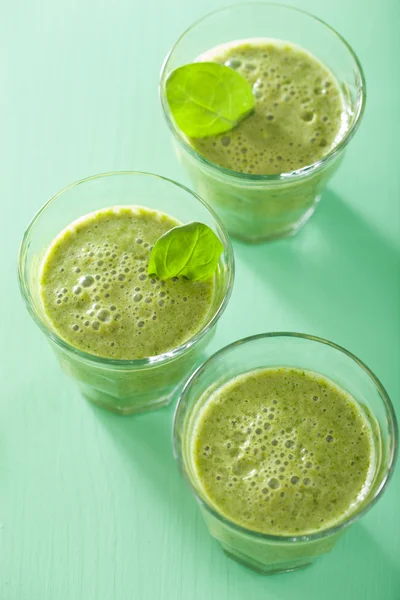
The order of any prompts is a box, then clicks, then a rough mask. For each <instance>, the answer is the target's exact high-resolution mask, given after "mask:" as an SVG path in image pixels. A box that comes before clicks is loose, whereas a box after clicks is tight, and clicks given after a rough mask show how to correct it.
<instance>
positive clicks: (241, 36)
mask: <svg viewBox="0 0 400 600" xmlns="http://www.w3.org/2000/svg"><path fill="white" fill-rule="evenodd" d="M257 38H258V39H259V38H263V39H264V40H265V38H269V39H278V40H284V41H287V42H291V43H294V44H297V45H299V46H301V47H303V48H305V49H306V50H308V51H309V52H311V53H312V54H313V55H314V56H316V57H317V58H318V59H320V60H321V61H322V62H323V63H324V64H325V65H326V66H327V67H328V68H329V69H330V71H331V72H332V73H333V75H334V76H335V77H336V79H337V81H338V84H339V86H340V88H341V91H342V94H343V101H344V106H345V111H346V113H347V125H346V127H345V128H344V131H342V132H341V134H340V136H339V139H338V140H337V143H336V145H335V147H334V148H333V149H332V150H330V152H328V154H326V156H324V157H323V158H321V159H320V160H317V161H316V162H314V163H313V164H310V165H304V167H303V168H300V169H297V170H295V171H292V172H288V173H281V174H278V175H254V174H246V173H240V172H236V171H232V170H230V169H226V168H224V167H221V166H220V165H218V164H215V163H213V162H211V161H209V160H208V159H206V158H205V157H204V156H202V155H201V154H199V153H198V152H197V151H196V150H195V149H194V148H193V146H192V145H191V144H190V142H189V140H188V138H187V137H186V136H185V135H184V134H183V133H182V132H181V131H180V130H179V128H178V127H177V125H176V124H175V122H174V119H173V117H172V114H171V111H170V109H169V106H168V102H167V99H166V94H165V85H166V81H167V79H168V77H169V75H170V73H171V72H172V71H173V70H174V69H176V68H178V67H180V66H182V65H184V64H187V63H192V62H194V61H195V60H196V59H197V58H198V57H199V56H200V55H201V54H203V53H204V52H206V51H208V50H210V49H212V48H214V47H216V46H220V45H222V44H225V43H228V42H233V41H238V40H242V41H244V40H246V41H249V40H252V39H253V40H254V39H257ZM160 98H161V104H162V107H163V111H164V115H165V118H166V121H167V124H168V126H169V128H170V130H171V131H172V133H173V138H174V141H175V148H176V151H177V154H178V158H179V160H180V162H181V163H182V165H183V166H184V168H185V169H186V170H187V172H188V174H189V176H190V178H191V180H192V182H193V184H194V186H195V189H196V190H197V191H198V193H199V194H200V195H201V196H202V197H203V198H204V199H205V200H206V201H207V202H208V203H209V204H210V206H212V207H213V208H214V209H215V211H216V212H217V213H218V214H219V216H220V217H221V219H222V221H223V222H224V224H225V225H226V227H227V229H228V231H229V233H230V234H231V235H232V236H234V237H236V238H239V239H242V240H244V241H246V242H251V243H257V242H262V241H266V240H271V239H275V238H281V237H286V236H291V235H294V234H295V233H296V232H297V231H298V230H299V229H300V228H301V227H302V226H303V225H304V224H305V223H306V222H307V221H308V219H309V218H310V217H311V215H312V214H313V213H314V211H315V209H316V206H317V204H318V202H319V200H320V199H321V194H322V191H323V189H324V187H325V186H326V184H327V182H328V181H329V179H330V178H331V177H332V175H333V174H334V172H335V171H336V169H337V168H338V166H339V164H340V162H341V160H342V158H343V154H344V150H345V148H346V147H347V145H348V143H349V142H350V140H351V139H352V137H353V135H354V134H355V132H356V130H357V128H358V126H359V124H360V120H361V117H362V114H363V112H364V106H365V80H364V74H363V71H362V68H361V65H360V63H359V61H358V59H357V56H356V55H355V53H354V51H353V50H352V48H351V47H350V45H349V44H348V43H347V42H346V41H345V40H344V39H343V38H342V37H341V35H340V34H339V33H337V32H336V31H335V30H334V29H333V28H332V27H330V26H329V25H327V24H326V23H324V22H323V21H321V20H320V19H318V18H317V17H314V16H313V15H311V14H309V13H306V12H304V11H302V10H299V9H297V8H293V7H290V6H285V5H283V4H273V3H248V4H238V5H236V6H231V7H228V8H223V9H220V10H217V11H215V12H213V13H211V14H209V15H207V16H205V17H203V18H202V19H200V20H199V21H197V22H196V23H194V25H192V26H191V27H190V28H189V29H187V30H186V31H185V32H184V33H183V34H182V35H181V37H180V38H179V39H178V41H177V42H176V43H175V45H174V46H173V48H172V50H171V51H170V52H169V54H168V56H167V58H166V59H165V62H164V65H163V68H162V72H161V79H160Z"/></svg>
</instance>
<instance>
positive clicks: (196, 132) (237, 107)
mask: <svg viewBox="0 0 400 600" xmlns="http://www.w3.org/2000/svg"><path fill="white" fill-rule="evenodd" d="M165 92H166V97H167V102H168V105H169V108H170V110H171V113H172V116H173V118H174V120H175V122H176V124H177V126H178V127H179V129H180V130H181V131H183V133H184V134H185V135H187V136H189V137H198V138H200V137H208V136H212V135H217V134H218V133H224V132H225V131H229V130H230V129H233V128H234V127H236V125H238V123H239V122H240V121H241V120H242V119H244V118H245V117H247V115H249V114H250V113H251V111H252V110H253V109H254V97H253V92H252V89H251V85H250V84H249V82H248V81H247V80H246V79H245V78H244V77H243V76H242V75H240V73H238V72H237V71H235V70H234V69H231V68H230V67H226V66H225V65H220V64H218V63H213V62H197V63H192V64H189V65H184V66H183V67H179V68H178V69H175V70H174V71H172V73H171V74H170V76H169V77H168V79H167V81H166V84H165Z"/></svg>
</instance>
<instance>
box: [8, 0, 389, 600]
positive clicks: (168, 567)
mask: <svg viewBox="0 0 400 600" xmlns="http://www.w3.org/2000/svg"><path fill="white" fill-rule="evenodd" d="M223 4H224V2H223V0H217V2H215V0H203V2H201V3H200V2H199V3H198V5H196V4H195V3H194V2H190V1H189V2H188V1H185V0H170V2H164V1H163V0H152V1H150V2H143V3H141V4H139V3H135V2H134V1H133V0H116V1H115V2H110V1H109V0H97V1H96V2H95V1H94V0H92V1H91V0H69V1H66V0H58V1H56V2H52V1H51V0H36V1H33V0H31V1H28V2H27V1H26V0H14V1H13V2H11V1H9V2H7V3H4V4H3V6H2V16H1V19H0V39H1V48H2V52H1V59H0V60H1V63H2V68H1V81H2V86H1V89H2V93H1V105H2V106H1V111H0V115H1V121H2V123H1V141H2V160H1V167H2V169H1V171H2V173H1V206H2V217H3V218H2V235H1V236H0V244H1V256H2V260H1V266H0V269H1V312H0V315H1V325H0V331H1V337H0V343H1V347H0V349H1V363H0V369H1V371H0V375H1V381H2V388H1V394H0V411H1V413H0V599H1V600H125V599H134V600H213V599H217V600H228V599H229V600H241V599H245V600H253V599H257V600H258V599H259V598H262V599H265V600H289V599H290V600H294V599H296V600H297V599H299V600H303V599H304V600H333V599H336V598H340V599H341V600H347V599H349V600H358V599H363V600H398V599H399V598H400V504H399V495H400V468H399V469H398V470H397V472H396V473H395V475H394V477H393V480H392V482H391V484H390V486H389V488H388V490H387V492H386V493H385V494H384V496H383V498H382V499H381V500H380V501H379V503H378V504H377V506H376V507H375V508H374V509H373V510H371V512H370V513H369V514H368V515H367V516H366V517H365V518H364V519H363V520H362V522H359V523H358V524H356V525H355V526H354V527H352V528H351V529H350V530H349V532H348V533H347V534H346V535H345V536H344V537H343V539H342V540H341V541H340V542H339V543H338V545H337V546H336V548H335V549H334V550H333V552H332V553H331V554H330V555H327V556H326V557H323V558H322V559H321V560H320V561H319V562H318V563H317V564H316V565H315V566H313V567H312V568H310V569H308V570H305V571H303V572H298V573H294V574H288V575H278V576H273V577H269V578H268V577H267V578H266V577H262V576H259V575H257V574H255V573H253V572H251V571H249V570H246V569H245V568H244V567H242V566H240V565H238V564H236V563H234V562H232V561H230V560H228V559H227V558H226V557H225V556H224V555H223V554H222V552H221V551H220V549H219V547H218V545H217V544H216V543H215V542H214V541H213V540H212V539H211V537H210V536H209V535H208V533H207V530H206V528H205V526H204V524H203V521H202V519H201V516H200V514H199V512H198V510H197V506H196V504H195V501H194V500H193V498H192V497H191V496H190V494H189V492H188V490H187V488H186V486H185V485H184V483H183V482H182V481H181V479H180V477H179V475H178V473H177V470H176V467H175V464H174V460H173V457H172V451H171V441H170V437H171V436H170V429H171V419H172V413H173V407H170V408H169V409H166V410H161V411H159V412H157V413H154V414H147V415H144V416H138V417H133V418H119V417H116V416H113V415H111V414H108V413H106V412H103V411H101V410H98V409H95V408H93V407H92V406H89V405H88V404H87V403H86V402H85V401H84V400H83V399H82V398H81V397H80V396H79V394H78V392H77V390H76V389H75V387H74V385H73V383H72V382H70V381H69V380H67V379H66V378H65V376H64V375H63V374H62V373H61V371H60V369H59V367H58V364H57V363H56V360H55V357H54V356H53V354H52V352H51V350H50V347H49V346H48V344H47V342H46V340H45V339H44V336H43V335H42V334H41V333H40V332H39V330H38V329H37V328H36V327H35V325H34V324H33V322H32V321H31V320H30V318H29V317H28V314H27V313H26V311H25V308H24V307H23V304H22V301H21V300H20V298H19V292H18V288H17V283H16V253H17V247H18V244H19V241H20V238H21V235H22V232H23V229H24V227H25V226H26V224H27V222H28V220H29V219H30V218H31V217H32V216H33V214H34V213H35V212H36V211H37V210H38V208H39V207H40V206H41V205H42V203H43V202H44V201H45V200H47V199H48V198H49V197H50V196H51V195H52V194H53V193H55V192H56V191H58V190H59V189H61V188H62V187H64V186H65V185H66V184H68V183H70V182H72V181H74V180H77V179H80V178H82V177H84V176H87V175H91V174H94V173H100V172H104V171H110V170H114V169H115V170H122V169H137V170H148V171H155V172H158V173H161V174H164V175H167V176H169V177H172V178H174V179H177V180H179V181H186V179H185V176H184V174H183V172H182V171H181V169H180V167H179V165H178V163H177V161H176V158H175V156H174V154H173V152H172V149H171V145H170V140H169V134H168V131H167V128H166V125H165V124H164V122H163V118H162V114H161V110H160V107H159V103H158V96H157V82H158V74H159V70H160V65H161V63H162V61H163V58H164V56H165V54H166V52H167V50H168V49H169V47H170V45H171V44H172V43H173V42H174V41H175V39H176V38H177V37H178V35H179V34H180V33H181V32H182V31H183V30H184V29H185V28H186V27H187V26H188V25H190V24H191V23H192V22H193V21H194V20H195V19H196V18H198V17H199V16H201V15H202V14H205V13H206V12H209V11H210V10H212V9H213V8H216V7H217V6H219V5H221V6H222V5H223ZM295 4H296V5H297V6H301V7H303V8H305V9H308V10H310V11H311V12H315V13H316V14H318V15H319V16H320V17H322V18H323V19H325V20H326V21H328V22H329V23H330V24H332V25H333V26H334V27H335V28H337V29H338V30H339V31H340V32H341V33H342V34H343V35H344V36H345V37H346V38H347V39H348V40H349V42H350V43H351V44H352V45H353V46H354V48H355V49H356V51H357V53H358V55H359V57H360V60H361V62H362V64H363V65H364V67H365V72H366V77H367V82H368V101H367V111H366V115H365V118H364V121H363V123H362V126H361V129H360V131H359V132H358V134H357V135H356V137H355V139H354V140H353V142H352V143H351V144H350V147H349V150H348V152H347V156H346V160H345V162H344V164H343V165H342V167H341V169H340V171H339V172H338V174H337V175H336V177H335V179H334V180H333V181H332V183H331V185H330V187H329V189H328V190H327V191H326V193H325V195H324V199H323V202H322V203H321V205H320V207H319V208H318V211H317V213H316V214H315V216H314V217H313V218H312V220H311V221H310V223H309V224H308V225H307V226H306V228H305V229H304V230H303V231H302V232H301V233H300V234H299V235H298V236H297V237H295V238H294V239H290V240H286V241H282V242H277V243H273V244H270V245H263V246H259V247H255V248H251V247H247V246H245V245H243V244H240V243H235V253H236V261H237V279H236V286H235V290H234V293H233V297H232V301H231V303H230V305H229V307H228V310H227V311H226V313H225V314H224V316H223V318H222V320H221V322H220V326H219V329H218V331H217V335H216V337H215V339H214V342H213V344H212V347H211V350H216V349H218V348H220V347H221V346H223V345H225V344H227V343H229V342H231V341H233V340H235V339H237V338H240V337H243V336H247V335H250V334H255V333H258V332H260V331H268V330H294V331H302V332H308V333H313V334H316V335H320V336H323V337H327V338H329V339H332V340H334V341H336V342H337V343H339V344H341V345H343V346H345V347H346V348H348V349H349V350H351V351H352V352H354V353H355V354H357V355H358V356H360V358H361V359H363V360H364V361H365V362H366V363H367V364H368V365H369V366H370V367H371V368H372V370H374V371H375V373H376V374H377V375H378V377H379V378H381V380H382V382H383V383H384V385H385V386H386V387H387V390H388V392H389V394H390V396H391V397H392V400H393V403H394V405H395V406H396V407H397V410H398V411H399V412H400V373H399V371H400V320H399V317H400V310H399V309H400V271H399V251H400V207H399V187H400V186H399V182H400V177H399V159H398V156H399V150H398V144H399V140H400V119H399V102H400V80H399V77H398V72H399V71H398V58H399V44H398V27H399V21H400V4H399V2H398V0H370V1H369V2H366V1H365V0H351V1H349V0H336V2H320V1H319V0H303V1H302V2H300V1H296V2H295ZM250 301H251V308H250Z"/></svg>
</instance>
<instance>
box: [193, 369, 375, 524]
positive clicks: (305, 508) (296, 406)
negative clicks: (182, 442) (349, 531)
mask: <svg viewBox="0 0 400 600" xmlns="http://www.w3.org/2000/svg"><path fill="white" fill-rule="evenodd" d="M193 460H194V462H195V464H196V472H197V476H198V478H199V481H200V482H201V485H202V487H203V489H204V493H205V494H206V495H207V497H208V498H209V500H210V502H211V503H212V504H213V505H214V506H215V507H216V508H217V510H219V511H220V512H221V513H222V514H224V515H226V517H227V518H229V519H231V520H232V521H235V522H236V523H237V524H239V525H241V526H242V527H246V528H248V529H252V530H254V531H259V532H261V533H269V534H274V535H290V536H296V535H305V534H310V533H313V532H316V531H319V530H321V529H325V528H326V527H332V526H334V525H336V524H338V523H340V522H341V521H343V520H344V519H345V518H346V517H348V516H349V515H351V513H352V512H354V511H355V510H356V509H357V508H358V507H359V506H360V504H361V503H362V502H363V500H364V498H365V497H366V495H367V493H368V490H369V487H370V485H371V481H372V478H373V473H374V469H375V462H376V461H375V446H374V441H373V432H372V430H371V426H370V424H369V422H368V420H367V419H366V417H365V416H364V414H363V412H362V411H361V410H360V408H359V407H358V405H357V403H356V402H355V400H354V399H353V398H352V397H351V396H350V395H349V394H348V393H346V392H345V391H344V390H342V389H340V388H339V387H338V386H337V385H335V384H334V383H333V382H332V381H329V380H328V379H326V378H325V377H322V376H321V375H318V374H316V373H312V372H310V371H304V370H300V369H290V368H287V367H286V368H278V369H263V370H257V371H252V372H250V373H246V374H245V375H242V376H240V377H237V378H235V379H233V380H232V381H230V382H229V383H227V384H225V385H224V386H223V387H221V388H220V389H219V390H217V391H216V392H215V393H214V394H213V395H212V396H211V397H210V398H209V400H208V402H207V404H206V405H205V406H204V409H203V410H202V413H201V415H200V416H199V418H198V422H197V427H196V430H195V433H194V438H193Z"/></svg>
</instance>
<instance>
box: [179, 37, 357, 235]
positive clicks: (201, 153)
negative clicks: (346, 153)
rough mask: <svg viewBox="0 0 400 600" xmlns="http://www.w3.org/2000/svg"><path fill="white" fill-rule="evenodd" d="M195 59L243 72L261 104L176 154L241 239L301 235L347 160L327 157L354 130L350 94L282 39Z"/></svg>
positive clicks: (236, 45) (239, 44)
mask: <svg viewBox="0 0 400 600" xmlns="http://www.w3.org/2000/svg"><path fill="white" fill-rule="evenodd" d="M193 60H199V61H214V62H218V63H222V64H225V65H228V66H230V67H231V68H234V69H236V70H237V71H238V72H239V73H241V74H242V75H243V76H244V77H245V78H246V79H247V80H248V81H249V82H250V84H251V86H252V89H253V95H254V99H255V110H254V112H253V113H252V114H251V115H249V116H248V117H246V118H245V119H244V120H243V121H241V122H240V123H239V124H238V126H237V127H235V128H234V129H232V130H231V131H229V132H227V133H224V134H221V135H216V136H212V137H207V138H201V139H194V138H187V137H184V136H183V138H184V142H185V143H184V144H182V143H180V144H178V146H177V149H178V153H179V156H180V159H181V162H182V163H183V165H184V167H185V168H186V169H187V171H188V173H189V175H190V177H191V179H192V180H193V183H194V185H195V188H196V190H197V191H198V193H199V195H200V196H202V197H203V198H205V199H206V200H207V201H208V203H209V204H210V205H211V206H212V207H213V208H214V210H215V211H216V212H217V213H218V215H219V216H220V218H221V219H222V221H223V222H224V224H225V225H226V227H227V229H228V231H229V232H230V233H231V235H233V236H235V237H237V238H239V239H243V240H245V241H248V242H254V243H257V242H261V241H264V240H269V239H274V238H281V237H285V236H289V235H293V234H295V233H296V232H297V231H298V230H299V229H300V228H301V227H302V226H303V225H304V223H306V221H307V220H308V219H309V218H310V216H311V215H312V214H313V212H314V210H315V208H316V205H317V203H318V202H319V200H320V198H321V193H322V190H323V189H324V188H325V186H326V184H327V182H328V181H329V179H330V178H331V177H332V175H333V173H334V172H335V171H336V169H337V167H338V166H339V164H340V160H341V158H342V156H343V153H342V151H340V152H339V151H338V152H337V154H331V155H330V157H329V159H328V157H327V156H326V155H327V154H328V153H331V151H332V150H333V149H335V148H336V147H337V146H338V144H339V143H340V141H341V140H342V139H343V138H344V137H345V136H346V135H347V133H348V130H349V128H350V127H351V124H352V119H353V116H352V115H353V113H352V109H351V108H350V106H351V99H350V97H349V93H348V91H347V89H346V88H344V87H343V88H342V86H341V85H340V84H339V82H338V80H337V79H336V78H335V76H334V75H333V73H332V72H331V71H330V70H329V69H328V67H326V66H325V65H324V64H322V63H321V62H320V61H319V60H318V59H317V58H316V57H315V56H313V55H312V54H310V53H309V52H307V51H306V50H305V49H303V48H300V47H299V46H296V45H294V44H291V43H289V42H285V41H281V40H273V39H267V38H265V39H260V38H254V39H248V40H239V41H233V42H229V43H227V44H223V45H220V46H217V47H215V48H212V49H210V50H208V51H207V52H204V53H203V54H201V55H200V56H199V57H197V58H196V57H193ZM188 144H189V146H190V147H191V149H192V150H193V151H192V152H190V151H189V150H188V148H187V145H188ZM324 157H326V162H323V163H322V164H320V163H319V161H320V160H321V159H323V158H324ZM204 159H206V160H204ZM310 165H313V166H312V167H311V166H310ZM305 167H309V168H308V169H305ZM303 168H304V170H301V169H303ZM285 173H286V174H288V173H291V175H290V177H289V176H288V175H282V174H285ZM263 176H265V177H263Z"/></svg>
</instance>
